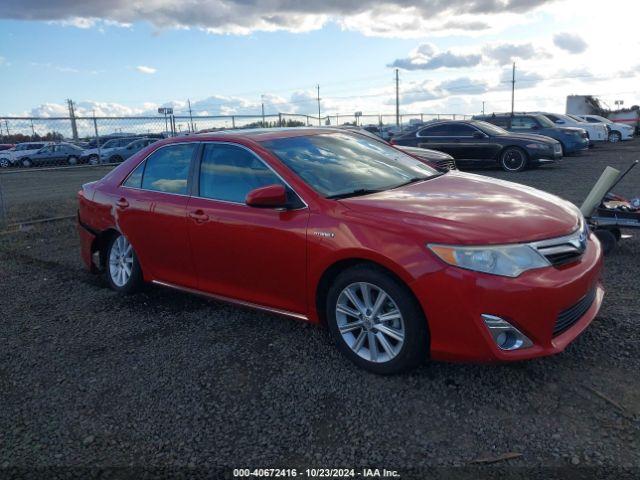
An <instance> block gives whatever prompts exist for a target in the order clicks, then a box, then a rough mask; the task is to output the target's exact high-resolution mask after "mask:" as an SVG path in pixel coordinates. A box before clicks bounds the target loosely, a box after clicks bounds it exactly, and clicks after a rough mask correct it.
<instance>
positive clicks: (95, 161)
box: [89, 155, 100, 165]
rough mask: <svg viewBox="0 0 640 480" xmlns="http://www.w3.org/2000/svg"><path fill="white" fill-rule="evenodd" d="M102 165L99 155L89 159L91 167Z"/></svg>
mask: <svg viewBox="0 0 640 480" xmlns="http://www.w3.org/2000/svg"><path fill="white" fill-rule="evenodd" d="M99 163H100V157H98V156H97V155H91V156H90V157H89V165H98V164H99Z"/></svg>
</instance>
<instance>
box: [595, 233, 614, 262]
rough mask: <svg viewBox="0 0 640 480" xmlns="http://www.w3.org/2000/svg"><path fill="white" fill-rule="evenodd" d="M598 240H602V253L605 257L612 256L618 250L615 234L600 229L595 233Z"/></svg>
mask: <svg viewBox="0 0 640 480" xmlns="http://www.w3.org/2000/svg"><path fill="white" fill-rule="evenodd" d="M593 233H594V234H595V236H596V237H598V240H600V245H602V252H603V253H604V254H605V255H608V254H610V253H611V252H613V250H614V249H615V248H616V244H617V243H618V240H617V239H616V235H615V233H613V232H612V231H611V230H608V229H606V228H600V229H598V230H596V231H595V232H593Z"/></svg>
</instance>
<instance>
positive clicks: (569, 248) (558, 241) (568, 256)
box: [531, 221, 589, 267]
mask: <svg viewBox="0 0 640 480" xmlns="http://www.w3.org/2000/svg"><path fill="white" fill-rule="evenodd" d="M588 228H589V227H587V225H586V223H585V222H584V221H583V222H582V224H581V226H580V228H578V230H576V231H575V232H573V233H572V234H570V235H566V236H564V237H559V238H551V239H549V240H542V241H540V242H534V243H532V244H531V246H532V247H533V248H535V249H536V250H537V251H538V253H539V254H540V255H542V256H543V257H545V258H546V259H547V260H548V261H549V263H550V264H551V265H553V266H555V267H558V266H560V265H565V264H567V263H571V262H575V261H576V260H578V259H579V258H580V257H581V256H582V254H583V253H584V252H585V250H586V248H587V238H588V236H589V230H588Z"/></svg>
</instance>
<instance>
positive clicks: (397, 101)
mask: <svg viewBox="0 0 640 480" xmlns="http://www.w3.org/2000/svg"><path fill="white" fill-rule="evenodd" d="M396 126H397V127H399V126H400V79H399V77H398V69H397V68H396Z"/></svg>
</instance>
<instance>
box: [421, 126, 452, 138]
mask: <svg viewBox="0 0 640 480" xmlns="http://www.w3.org/2000/svg"><path fill="white" fill-rule="evenodd" d="M447 132H448V129H447V127H446V125H445V124H442V125H434V126H431V127H426V128H423V129H422V130H420V132H419V133H418V136H419V137H442V136H446V135H448V133H447Z"/></svg>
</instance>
